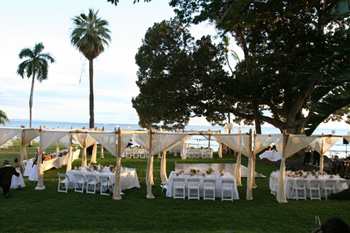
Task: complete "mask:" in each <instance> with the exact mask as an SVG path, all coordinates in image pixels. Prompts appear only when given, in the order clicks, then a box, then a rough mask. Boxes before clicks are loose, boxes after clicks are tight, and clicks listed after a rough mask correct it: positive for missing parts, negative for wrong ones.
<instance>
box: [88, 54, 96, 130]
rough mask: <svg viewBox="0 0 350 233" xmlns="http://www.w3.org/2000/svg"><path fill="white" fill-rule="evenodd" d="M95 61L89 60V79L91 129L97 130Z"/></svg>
mask: <svg viewBox="0 0 350 233" xmlns="http://www.w3.org/2000/svg"><path fill="white" fill-rule="evenodd" d="M93 61H94V60H93V59H91V60H89V76H90V77H89V78H90V120H89V128H90V129H93V128H95V116H94V65H93Z"/></svg>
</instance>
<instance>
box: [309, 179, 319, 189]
mask: <svg viewBox="0 0 350 233" xmlns="http://www.w3.org/2000/svg"><path fill="white" fill-rule="evenodd" d="M320 185H321V181H320V180H310V182H309V188H314V189H319V188H320Z"/></svg>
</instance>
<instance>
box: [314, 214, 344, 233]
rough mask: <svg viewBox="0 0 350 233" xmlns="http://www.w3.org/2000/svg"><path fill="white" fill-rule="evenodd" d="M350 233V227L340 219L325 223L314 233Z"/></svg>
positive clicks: (334, 218) (335, 218) (336, 218)
mask: <svg viewBox="0 0 350 233" xmlns="http://www.w3.org/2000/svg"><path fill="white" fill-rule="evenodd" d="M317 232H322V233H350V228H349V225H348V224H347V223H346V222H344V221H343V220H341V219H340V218H338V217H333V218H330V219H328V220H327V221H325V222H324V223H323V224H322V225H321V227H318V228H316V229H315V230H313V231H312V233H317Z"/></svg>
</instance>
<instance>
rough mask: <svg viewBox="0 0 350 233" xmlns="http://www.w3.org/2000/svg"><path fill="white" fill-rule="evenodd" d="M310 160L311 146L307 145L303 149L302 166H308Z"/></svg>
mask: <svg viewBox="0 0 350 233" xmlns="http://www.w3.org/2000/svg"><path fill="white" fill-rule="evenodd" d="M310 158H311V146H310V145H307V147H305V157H304V164H309V163H310Z"/></svg>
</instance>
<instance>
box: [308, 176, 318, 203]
mask: <svg viewBox="0 0 350 233" xmlns="http://www.w3.org/2000/svg"><path fill="white" fill-rule="evenodd" d="M307 189H308V190H309V193H310V200H313V199H318V200H321V181H320V180H310V182H309V185H308V187H307Z"/></svg>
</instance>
